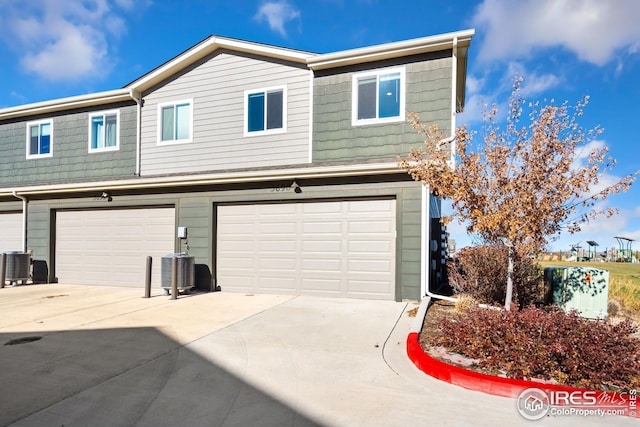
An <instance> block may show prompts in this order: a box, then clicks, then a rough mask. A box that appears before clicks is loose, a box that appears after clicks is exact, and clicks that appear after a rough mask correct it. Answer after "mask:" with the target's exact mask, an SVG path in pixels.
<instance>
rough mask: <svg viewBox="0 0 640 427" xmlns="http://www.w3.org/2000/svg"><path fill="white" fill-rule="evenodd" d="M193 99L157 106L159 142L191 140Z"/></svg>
mask: <svg viewBox="0 0 640 427" xmlns="http://www.w3.org/2000/svg"><path fill="white" fill-rule="evenodd" d="M192 104H193V101H191V100H187V101H178V102H175V103H166V104H160V105H159V106H158V126H159V129H158V135H159V143H171V142H191V138H192V130H191V129H192V125H193V114H192V113H193V109H192Z"/></svg>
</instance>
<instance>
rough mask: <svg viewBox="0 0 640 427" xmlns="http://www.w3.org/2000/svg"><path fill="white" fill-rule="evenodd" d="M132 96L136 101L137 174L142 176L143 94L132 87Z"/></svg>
mask: <svg viewBox="0 0 640 427" xmlns="http://www.w3.org/2000/svg"><path fill="white" fill-rule="evenodd" d="M130 96H131V98H132V99H133V100H134V101H136V121H137V122H136V171H135V175H136V176H140V169H141V167H140V157H141V152H142V150H141V144H142V137H141V135H140V130H141V128H142V95H141V94H138V93H137V92H136V91H134V90H133V89H130Z"/></svg>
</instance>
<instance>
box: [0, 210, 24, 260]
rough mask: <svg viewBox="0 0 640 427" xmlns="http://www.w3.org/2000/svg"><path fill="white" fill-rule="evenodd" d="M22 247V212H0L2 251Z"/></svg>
mask: <svg viewBox="0 0 640 427" xmlns="http://www.w3.org/2000/svg"><path fill="white" fill-rule="evenodd" d="M22 249H23V248H22V213H0V252H6V251H22Z"/></svg>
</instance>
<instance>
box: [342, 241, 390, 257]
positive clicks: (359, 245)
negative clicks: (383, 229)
mask: <svg viewBox="0 0 640 427" xmlns="http://www.w3.org/2000/svg"><path fill="white" fill-rule="evenodd" d="M391 245H392V242H390V241H389V240H368V241H367V240H356V241H350V242H349V244H348V248H349V252H351V253H357V252H361V253H368V254H371V253H379V254H388V253H389V252H390V251H391V250H392V248H391Z"/></svg>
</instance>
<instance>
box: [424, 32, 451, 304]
mask: <svg viewBox="0 0 640 427" xmlns="http://www.w3.org/2000/svg"><path fill="white" fill-rule="evenodd" d="M457 80H458V37H457V36H456V37H454V38H453V42H452V45H451V137H450V140H451V167H452V168H454V167H456V166H455V150H456V146H455V144H456V139H455V134H456V114H457V105H456V104H457V97H458V92H457V86H456V85H457ZM429 196H430V194H429V190H428V188H427V187H426V186H422V224H421V233H422V241H421V244H420V251H421V259H422V265H423V267H422V268H421V269H420V286H421V287H422V290H423V293H422V294H423V295H427V296H429V297H431V298H437V299H443V300H446V301H451V302H457V301H458V299H457V298H453V297H450V296H448V295H439V294H435V293H433V292H431V291H430V290H429V285H430V283H429V276H430V274H429V273H430V272H431V268H432V265H431V264H432V263H431V262H430V259H429V253H430V251H431V199H430V197H429ZM438 249H440V248H438ZM438 252H439V251H438Z"/></svg>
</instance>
